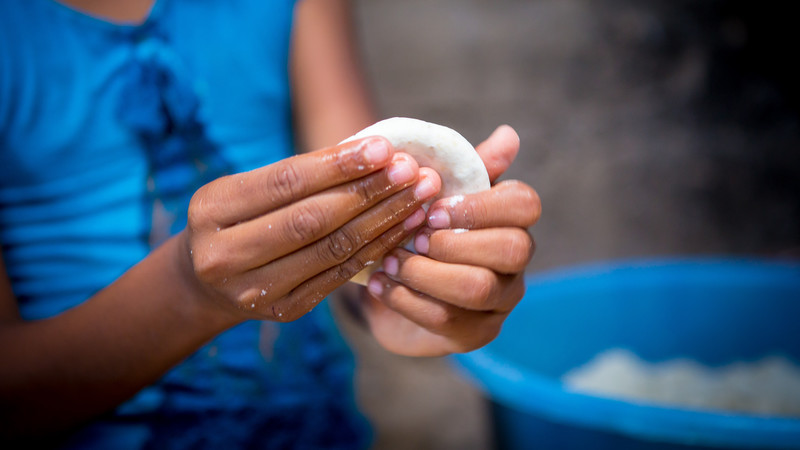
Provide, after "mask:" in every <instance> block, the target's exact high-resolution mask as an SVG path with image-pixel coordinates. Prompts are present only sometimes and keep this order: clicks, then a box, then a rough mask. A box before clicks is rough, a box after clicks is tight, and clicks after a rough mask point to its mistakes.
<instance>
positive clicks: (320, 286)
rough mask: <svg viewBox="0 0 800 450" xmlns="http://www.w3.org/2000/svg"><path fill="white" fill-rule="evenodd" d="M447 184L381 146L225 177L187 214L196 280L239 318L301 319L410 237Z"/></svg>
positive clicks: (358, 145)
mask: <svg viewBox="0 0 800 450" xmlns="http://www.w3.org/2000/svg"><path fill="white" fill-rule="evenodd" d="M415 182H416V183H415ZM440 186H441V181H440V179H439V177H438V175H437V174H436V173H435V172H433V171H432V170H430V169H427V168H423V169H420V168H419V167H418V165H417V163H416V162H415V161H414V160H413V158H411V157H409V156H408V155H405V154H403V153H397V154H393V150H392V148H391V145H390V144H389V143H388V142H387V141H386V140H384V139H381V138H368V139H365V140H361V141H355V142H351V143H347V144H342V145H338V146H336V147H332V148H330V149H326V150H321V151H317V152H313V153H308V154H304V155H300V156H295V157H293V158H289V159H286V160H283V161H280V162H277V163H275V164H272V165H269V166H266V167H263V168H260V169H257V170H254V171H251V172H247V173H242V174H238V175H232V176H228V177H223V178H220V179H218V180H216V181H214V182H212V183H209V184H208V185H206V186H204V187H202V188H201V189H200V190H198V191H197V193H196V194H195V195H194V197H193V198H192V201H191V205H190V207H189V225H188V227H187V231H186V233H184V235H185V241H186V245H187V246H188V248H187V249H186V253H187V254H189V255H190V256H191V258H190V261H191V268H192V269H191V274H192V276H190V278H194V279H195V280H196V285H197V287H198V289H199V291H200V292H202V293H204V294H206V295H210V296H211V297H213V298H215V299H216V300H218V301H220V302H221V304H223V305H226V306H228V307H233V308H235V309H236V310H238V312H239V313H237V315H238V316H239V317H241V318H262V319H270V320H277V321H290V320H295V319H297V318H299V317H300V316H302V315H303V314H305V313H307V312H308V311H310V310H311V309H312V308H313V307H314V306H315V305H316V304H317V303H318V302H319V301H320V300H322V299H323V298H325V296H327V295H328V294H329V293H330V292H331V291H332V290H333V289H335V288H336V287H338V286H340V285H341V284H343V283H345V282H347V280H349V279H350V278H351V277H352V276H353V275H355V274H356V273H358V272H359V271H360V270H361V269H363V268H364V267H365V266H366V265H367V264H369V263H370V262H372V261H376V260H378V259H379V258H380V257H381V256H382V255H383V254H384V253H385V252H386V251H388V250H389V249H391V248H394V247H396V246H397V245H398V244H399V243H400V242H401V241H402V240H403V239H405V238H406V237H408V236H409V235H410V233H411V232H412V231H413V230H414V229H416V228H417V227H418V226H419V225H420V224H422V223H423V222H424V220H425V214H424V212H423V211H422V209H421V208H420V205H422V204H423V203H424V202H425V201H426V200H427V199H429V198H431V197H432V196H434V195H435V194H436V193H437V192H438V191H439V188H440ZM187 261H188V259H187ZM187 265H188V264H187ZM228 309H231V308H228ZM240 313H243V314H240Z"/></svg>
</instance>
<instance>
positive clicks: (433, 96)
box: [345, 0, 800, 449]
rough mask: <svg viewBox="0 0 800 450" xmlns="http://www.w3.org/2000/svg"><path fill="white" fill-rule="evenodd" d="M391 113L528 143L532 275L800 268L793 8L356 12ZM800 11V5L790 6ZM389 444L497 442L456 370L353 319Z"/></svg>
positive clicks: (395, 8)
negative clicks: (564, 270)
mask: <svg viewBox="0 0 800 450" xmlns="http://www.w3.org/2000/svg"><path fill="white" fill-rule="evenodd" d="M354 5H355V8H356V24H357V28H358V31H359V34H360V39H361V42H362V50H363V58H364V64H365V66H366V69H367V72H368V75H369V77H370V81H371V83H372V88H373V91H374V93H375V97H376V100H377V102H378V106H379V108H380V111H381V113H382V115H383V116H386V117H389V116H409V117H416V118H420V119H423V120H427V121H431V122H436V123H441V124H444V125H447V126H450V127H452V128H454V129H456V130H458V131H459V132H461V133H462V134H463V135H464V136H465V137H466V138H467V139H469V140H470V141H471V142H473V143H474V144H477V143H478V142H480V141H481V140H483V139H484V138H486V137H487V136H488V135H489V134H490V133H491V132H492V130H494V128H495V127H496V126H498V125H499V124H501V123H508V124H510V125H512V126H513V127H514V128H515V129H516V130H517V132H518V133H519V134H520V137H521V141H522V149H521V152H520V155H519V157H518V160H517V162H516V164H515V166H514V167H513V168H512V169H511V170H510V171H509V172H508V174H507V175H506V176H505V177H504V178H517V179H521V180H524V181H525V182H527V183H529V184H531V185H532V186H533V187H534V188H536V189H537V191H538V192H539V194H540V196H541V198H542V203H543V215H542V219H541V221H540V223H539V224H537V225H536V226H535V227H534V229H533V233H534V236H535V238H536V241H537V251H536V256H535V257H534V259H533V261H532V262H531V264H530V266H529V272H530V273H535V272H539V271H543V270H549V269H554V268H559V267H563V266H566V265H571V264H578V263H583V262H589V261H599V260H607V259H615V258H626V257H638V256H661V255H687V254H688V255H716V254H726V255H729V254H733V255H739V256H765V257H778V258H789V257H794V258H796V257H798V255H800V251H798V249H800V145H799V144H800V126H798V125H799V124H800V122H799V121H800V113H799V112H798V111H800V108H799V107H798V105H799V104H800V95H799V94H798V93H799V92H800V89H798V87H797V86H796V85H795V83H796V82H797V80H799V79H800V73H799V72H798V69H797V68H793V67H791V65H790V64H789V63H790V62H792V60H794V59H796V58H797V55H798V49H797V48H798V46H797V44H798V39H797V37H796V35H795V33H796V32H795V31H793V30H794V27H795V24H794V23H793V21H792V17H793V15H792V14H790V13H789V8H790V7H791V6H785V5H782V4H781V3H780V2H769V1H767V2H755V3H754V2H744V1H702V2H700V1H695V2H691V1H666V0H660V1H650V2H634V1H629V0H607V1H604V2H592V1H589V0H530V1H525V0H499V1H489V0H427V1H423V0H405V1H390V0H355V1H354ZM789 5H790V4H789ZM345 331H346V335H347V336H348V338H349V339H350V340H351V342H352V343H353V345H354V348H355V349H356V352H357V355H358V358H359V364H360V369H359V374H358V380H357V388H358V391H359V399H360V402H361V405H362V409H363V410H364V412H365V413H366V414H367V415H368V416H369V417H370V418H371V420H372V422H373V424H374V425H375V427H376V433H377V434H376V444H375V447H376V448H378V449H400V448H415V449H426V448H428V449H441V448H453V449H469V448H475V449H483V448H490V447H491V441H490V423H489V421H488V415H487V411H486V409H485V401H484V399H483V398H482V397H481V395H480V393H479V392H477V391H476V390H475V389H474V388H472V387H471V386H470V385H469V383H468V382H466V381H465V380H464V379H463V378H462V377H461V376H460V374H459V373H458V372H456V371H454V370H453V367H452V365H451V364H450V363H449V361H448V360H447V359H438V358H437V359H411V358H402V357H397V356H393V355H390V354H387V353H386V352H384V351H383V350H381V349H380V348H379V347H378V346H377V345H376V344H375V343H374V342H373V341H372V340H371V339H370V337H369V336H368V335H367V334H366V333H364V332H363V331H362V330H360V329H359V328H358V327H355V326H352V324H350V325H347V326H346V327H345Z"/></svg>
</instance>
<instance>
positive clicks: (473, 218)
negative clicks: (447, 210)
mask: <svg viewBox="0 0 800 450" xmlns="http://www.w3.org/2000/svg"><path fill="white" fill-rule="evenodd" d="M462 204H463V205H464V213H463V217H464V225H465V226H466V227H467V228H475V227H476V226H477V225H479V224H480V223H482V222H483V219H484V218H486V217H489V215H490V214H489V207H488V205H487V204H486V202H484V201H482V200H481V198H480V197H478V198H475V197H473V198H471V199H470V200H469V201H467V202H463V203H462ZM457 215H458V213H457V212H456V216H457Z"/></svg>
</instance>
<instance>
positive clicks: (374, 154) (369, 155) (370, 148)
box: [364, 139, 389, 164]
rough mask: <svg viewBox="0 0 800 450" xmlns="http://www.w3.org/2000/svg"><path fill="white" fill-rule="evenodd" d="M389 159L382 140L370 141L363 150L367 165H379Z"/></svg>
mask: <svg viewBox="0 0 800 450" xmlns="http://www.w3.org/2000/svg"><path fill="white" fill-rule="evenodd" d="M387 159H389V147H388V146H386V141H384V140H383V139H370V140H369V141H367V144H366V148H365V149H364V161H366V163H367V164H379V163H382V162H384V161H386V160H387Z"/></svg>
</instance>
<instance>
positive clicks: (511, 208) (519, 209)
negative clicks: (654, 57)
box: [428, 180, 542, 229]
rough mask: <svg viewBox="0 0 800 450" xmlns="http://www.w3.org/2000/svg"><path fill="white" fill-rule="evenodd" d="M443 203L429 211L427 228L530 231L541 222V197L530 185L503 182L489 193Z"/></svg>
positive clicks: (442, 200)
mask: <svg viewBox="0 0 800 450" xmlns="http://www.w3.org/2000/svg"><path fill="white" fill-rule="evenodd" d="M451 200H452V199H447V198H445V199H440V200H438V201H437V202H436V203H434V204H433V205H431V208H430V210H429V211H428V226H429V227H431V228H434V229H442V228H466V229H477V228H492V227H521V228H528V227H530V226H532V225H533V224H534V223H536V221H538V220H539V216H540V215H541V212H542V204H541V201H540V200H539V195H538V194H537V193H536V191H534V190H533V189H532V188H531V187H530V186H528V185H527V184H525V183H523V182H521V181H516V180H508V181H502V182H500V183H498V184H496V185H494V186H492V188H491V189H490V190H488V191H483V192H478V193H476V194H470V195H465V196H463V198H460V201H457V202H455V201H451Z"/></svg>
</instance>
